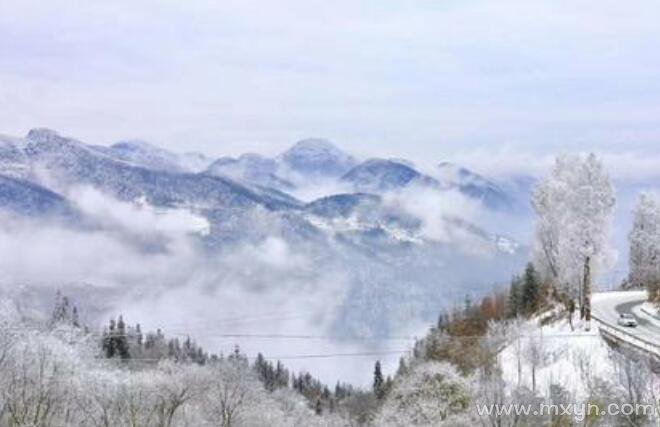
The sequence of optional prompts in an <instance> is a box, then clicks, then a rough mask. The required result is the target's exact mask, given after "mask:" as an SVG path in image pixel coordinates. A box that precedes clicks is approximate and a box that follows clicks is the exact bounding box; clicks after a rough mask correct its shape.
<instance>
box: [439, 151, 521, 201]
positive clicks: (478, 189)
mask: <svg viewBox="0 0 660 427" xmlns="http://www.w3.org/2000/svg"><path fill="white" fill-rule="evenodd" d="M437 171H438V174H439V179H440V181H441V182H442V183H443V184H445V185H446V186H448V187H451V188H457V189H458V190H459V191H460V192H461V193H462V194H465V195H466V196H469V197H471V198H473V199H476V200H479V201H481V202H482V203H483V204H484V205H485V206H487V207H489V208H492V209H500V210H510V209H512V208H513V207H514V204H515V202H514V200H513V198H512V197H511V196H510V195H509V194H508V193H507V192H506V191H505V189H504V188H502V186H500V185H498V184H496V183H495V182H493V181H490V180H488V179H486V178H484V177H483V176H481V175H478V174H476V173H474V172H472V171H470V170H468V169H466V168H463V167H460V166H458V165H455V164H453V163H449V162H443V163H440V164H439V165H438V168H437Z"/></svg>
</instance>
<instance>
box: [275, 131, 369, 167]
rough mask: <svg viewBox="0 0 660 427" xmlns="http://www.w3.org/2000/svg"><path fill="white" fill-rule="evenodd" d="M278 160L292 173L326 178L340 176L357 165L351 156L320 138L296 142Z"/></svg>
mask: <svg viewBox="0 0 660 427" xmlns="http://www.w3.org/2000/svg"><path fill="white" fill-rule="evenodd" d="M279 159H280V160H281V161H282V162H283V163H284V164H286V165H287V166H288V167H289V168H291V169H292V170H294V171H298V172H306V173H313V174H316V175H327V176H341V175H343V174H344V173H346V172H348V170H350V169H351V168H352V167H353V166H355V164H356V163H357V162H356V160H355V159H354V158H353V156H351V155H350V154H348V153H345V152H344V151H342V150H340V149H339V148H337V147H336V146H335V145H334V144H332V143H331V142H330V141H328V140H325V139H322V138H308V139H303V140H301V141H298V142H297V143H296V144H294V145H293V147H291V148H289V149H288V150H287V151H285V152H284V153H282V154H281V155H280V156H279Z"/></svg>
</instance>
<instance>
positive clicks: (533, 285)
mask: <svg viewBox="0 0 660 427" xmlns="http://www.w3.org/2000/svg"><path fill="white" fill-rule="evenodd" d="M539 291H540V285H539V281H538V277H537V274H536V270H535V269H534V264H532V263H531V262H530V263H528V264H527V267H526V268H525V275H524V277H523V285H522V308H523V310H524V311H525V313H526V314H532V313H534V312H536V310H538V308H539Z"/></svg>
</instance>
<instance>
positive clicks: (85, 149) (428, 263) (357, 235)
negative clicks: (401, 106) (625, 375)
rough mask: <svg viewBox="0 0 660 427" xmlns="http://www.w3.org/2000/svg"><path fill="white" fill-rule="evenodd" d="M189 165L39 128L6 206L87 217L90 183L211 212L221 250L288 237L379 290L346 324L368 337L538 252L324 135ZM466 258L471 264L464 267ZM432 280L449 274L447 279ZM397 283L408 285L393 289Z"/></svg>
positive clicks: (354, 284) (15, 156) (5, 194)
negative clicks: (277, 150)
mask: <svg viewBox="0 0 660 427" xmlns="http://www.w3.org/2000/svg"><path fill="white" fill-rule="evenodd" d="M182 164H183V163H182V161H181V157H180V156H178V155H175V154H173V153H171V152H168V151H167V150H161V149H159V148H158V147H155V146H152V145H151V144H148V143H143V142H136V141H128V142H122V143H118V144H114V145H112V146H110V147H100V146H98V145H89V144H86V143H84V142H82V141H78V140H76V139H74V138H69V137H64V136H61V135H59V134H58V133H57V132H55V131H53V130H49V129H33V130H31V131H30V132H29V133H28V135H27V136H26V137H25V138H11V137H2V138H0V210H4V211H8V212H12V213H14V214H17V215H21V216H29V217H36V218H39V217H40V215H41V214H47V215H48V216H60V217H63V218H64V217H68V216H71V215H78V214H79V213H78V212H75V208H73V207H72V206H74V205H75V200H68V198H67V197H74V196H68V194H73V195H75V192H69V191H68V189H70V188H74V187H79V186H90V187H93V188H95V189H96V190H98V191H100V192H101V193H103V194H105V195H108V196H110V197H112V198H115V199H118V200H121V201H124V202H128V203H136V202H139V203H148V204H150V205H153V206H154V207H157V208H159V209H186V210H190V211H192V212H194V213H195V214H196V215H199V216H202V217H203V218H205V219H206V220H207V221H208V223H209V227H210V229H209V232H208V233H207V234H205V235H204V236H199V237H198V239H199V243H200V245H201V247H203V248H204V250H205V251H208V253H209V255H210V256H211V257H213V256H217V253H224V252H225V251H229V252H231V251H232V250H234V249H235V248H237V247H238V248H240V247H241V245H249V244H258V243H259V242H263V241H264V240H265V239H268V238H269V237H271V236H276V237H277V238H278V239H282V240H283V241H284V242H286V243H287V245H288V246H289V247H290V248H292V249H291V250H293V251H300V252H302V253H304V254H305V255H306V256H308V257H309V258H310V259H314V260H315V263H318V268H320V269H323V268H335V269H337V270H341V271H345V272H347V274H348V277H349V279H348V280H347V286H349V288H350V289H348V290H347V292H346V298H349V299H355V300H356V301H358V302H359V301H362V299H364V298H366V299H368V296H369V295H376V294H377V295H378V298H379V299H380V301H381V302H380V306H379V307H380V308H381V309H382V311H378V312H374V313H371V315H370V317H369V320H368V324H367V323H365V322H367V319H366V318H364V317H360V316H357V317H356V313H355V312H349V311H346V312H343V313H341V314H340V318H338V319H337V320H336V322H337V323H336V325H337V327H338V330H341V331H343V333H346V331H349V332H348V333H355V334H361V335H364V334H365V333H367V334H379V333H383V334H386V333H387V331H388V330H389V328H396V327H397V326H396V325H395V324H394V323H392V322H395V323H396V322H398V320H397V318H392V316H391V312H392V310H394V311H400V310H401V309H402V308H401V307H400V304H403V303H408V302H409V300H410V298H413V299H414V301H415V302H414V304H417V305H419V307H420V313H429V314H430V313H433V315H435V313H436V312H437V305H439V304H443V301H447V300H453V299H455V298H460V297H461V296H462V294H464V293H465V292H466V290H468V289H473V290H475V291H477V290H478V289H479V285H478V284H479V283H484V282H483V281H480V280H477V278H479V277H482V276H485V277H488V280H487V282H486V283H489V284H490V283H493V282H494V281H497V280H500V279H501V280H508V278H509V275H510V274H511V272H512V271H517V270H518V269H519V267H520V266H521V265H522V263H523V261H524V259H525V256H526V255H525V249H524V248H523V247H520V246H519V245H517V244H515V242H511V241H509V240H507V239H506V238H504V237H503V236H502V234H505V233H503V232H498V233H492V232H489V231H487V230H484V229H482V228H480V227H477V226H476V225H474V224H470V223H469V222H468V221H466V220H465V219H463V218H451V217H443V216H438V217H436V218H429V217H428V215H426V217H425V216H421V217H420V216H419V215H417V213H416V212H415V211H414V210H413V211H411V210H409V209H407V208H406V206H402V205H401V202H400V201H399V202H393V201H392V200H391V195H392V194H397V192H402V191H404V192H405V191H412V195H413V196H414V194H415V190H416V188H417V186H420V187H423V188H427V189H429V190H431V191H438V192H440V193H439V194H441V192H442V191H445V190H447V189H451V188H452V185H455V186H457V188H459V189H460V188H464V187H460V186H459V183H455V182H451V183H450V184H448V183H446V182H442V181H441V180H438V178H436V177H432V176H429V175H425V174H422V173H420V172H419V171H417V170H416V169H415V168H414V167H412V165H411V164H407V162H405V161H396V160H386V159H369V160H366V161H364V162H360V161H359V160H357V159H355V158H354V157H353V156H351V155H348V154H346V153H343V152H341V150H339V149H337V148H336V147H334V146H333V145H332V144H331V143H329V142H328V141H325V140H319V139H312V140H304V141H301V142H299V143H297V144H296V145H294V147H292V148H291V149H290V150H287V151H285V152H284V153H283V154H281V155H279V156H277V157H275V158H267V157H264V156H261V155H258V154H244V155H242V156H239V157H238V158H227V157H226V158H221V159H218V160H216V161H214V162H211V163H210V164H209V165H208V167H206V168H204V170H203V171H201V172H192V171H190V170H188V169H186V168H184V167H183V166H182ZM468 177H469V176H468ZM463 178H465V176H463ZM329 181H330V182H333V183H335V184H336V185H337V186H338V187H339V188H342V189H344V190H345V191H338V192H334V193H332V194H328V195H325V196H323V197H320V198H316V199H315V200H311V201H309V202H304V201H302V200H300V199H298V198H296V197H295V196H293V195H291V194H290V193H289V191H290V189H291V188H293V189H294V190H295V189H297V188H299V187H300V186H302V185H311V186H314V185H323V183H327V182H329ZM465 182H468V181H465ZM465 182H462V184H465ZM319 183H320V184H319ZM469 183H471V184H474V185H477V186H479V187H483V188H485V189H490V188H491V186H489V185H490V183H489V182H488V181H487V180H485V179H484V180H476V179H472V178H471V177H470V180H469ZM465 188H467V187H465ZM492 188H495V187H492ZM470 191H473V189H472V188H470ZM475 195H476V196H474V197H483V196H482V194H481V193H475ZM489 197H490V196H489ZM428 221H438V222H440V223H442V224H441V226H442V227H443V228H444V229H445V232H444V238H443V239H440V240H438V239H437V238H436V237H434V236H433V235H429V234H428V233H427V232H426V230H427V228H428V224H427V222H428ZM68 224H70V225H69V226H73V227H75V225H71V224H72V223H71V222H69V223H68ZM81 231H82V232H85V230H81ZM136 244H139V242H138V243H136ZM466 263H469V265H470V269H467V270H466V269H464V268H460V266H461V265H465V264H466ZM431 277H433V278H437V277H442V283H438V282H437V280H436V279H433V280H430V278H431ZM393 280H394V281H396V282H397V283H399V282H400V283H401V285H400V286H399V285H397V286H396V287H393V285H392V281H393ZM404 284H405V285H404ZM260 285H263V284H260ZM255 286H256V284H255ZM385 289H387V290H388V292H387V293H385V294H381V293H382V292H383V291H384V290H385ZM459 294H461V295H459ZM450 295H451V298H450ZM368 303H369V304H370V303H371V302H370V301H367V300H365V301H364V304H368ZM371 322H375V323H373V324H372V323H371ZM365 328H366V329H368V331H367V332H365ZM351 331H352V332H351Z"/></svg>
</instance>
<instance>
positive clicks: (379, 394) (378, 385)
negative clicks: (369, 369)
mask: <svg viewBox="0 0 660 427" xmlns="http://www.w3.org/2000/svg"><path fill="white" fill-rule="evenodd" d="M373 390H374V394H375V395H376V398H377V399H378V400H381V399H382V398H384V397H385V379H384V378H383V372H382V371H381V368H380V360H378V361H376V366H375V367H374V385H373Z"/></svg>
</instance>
